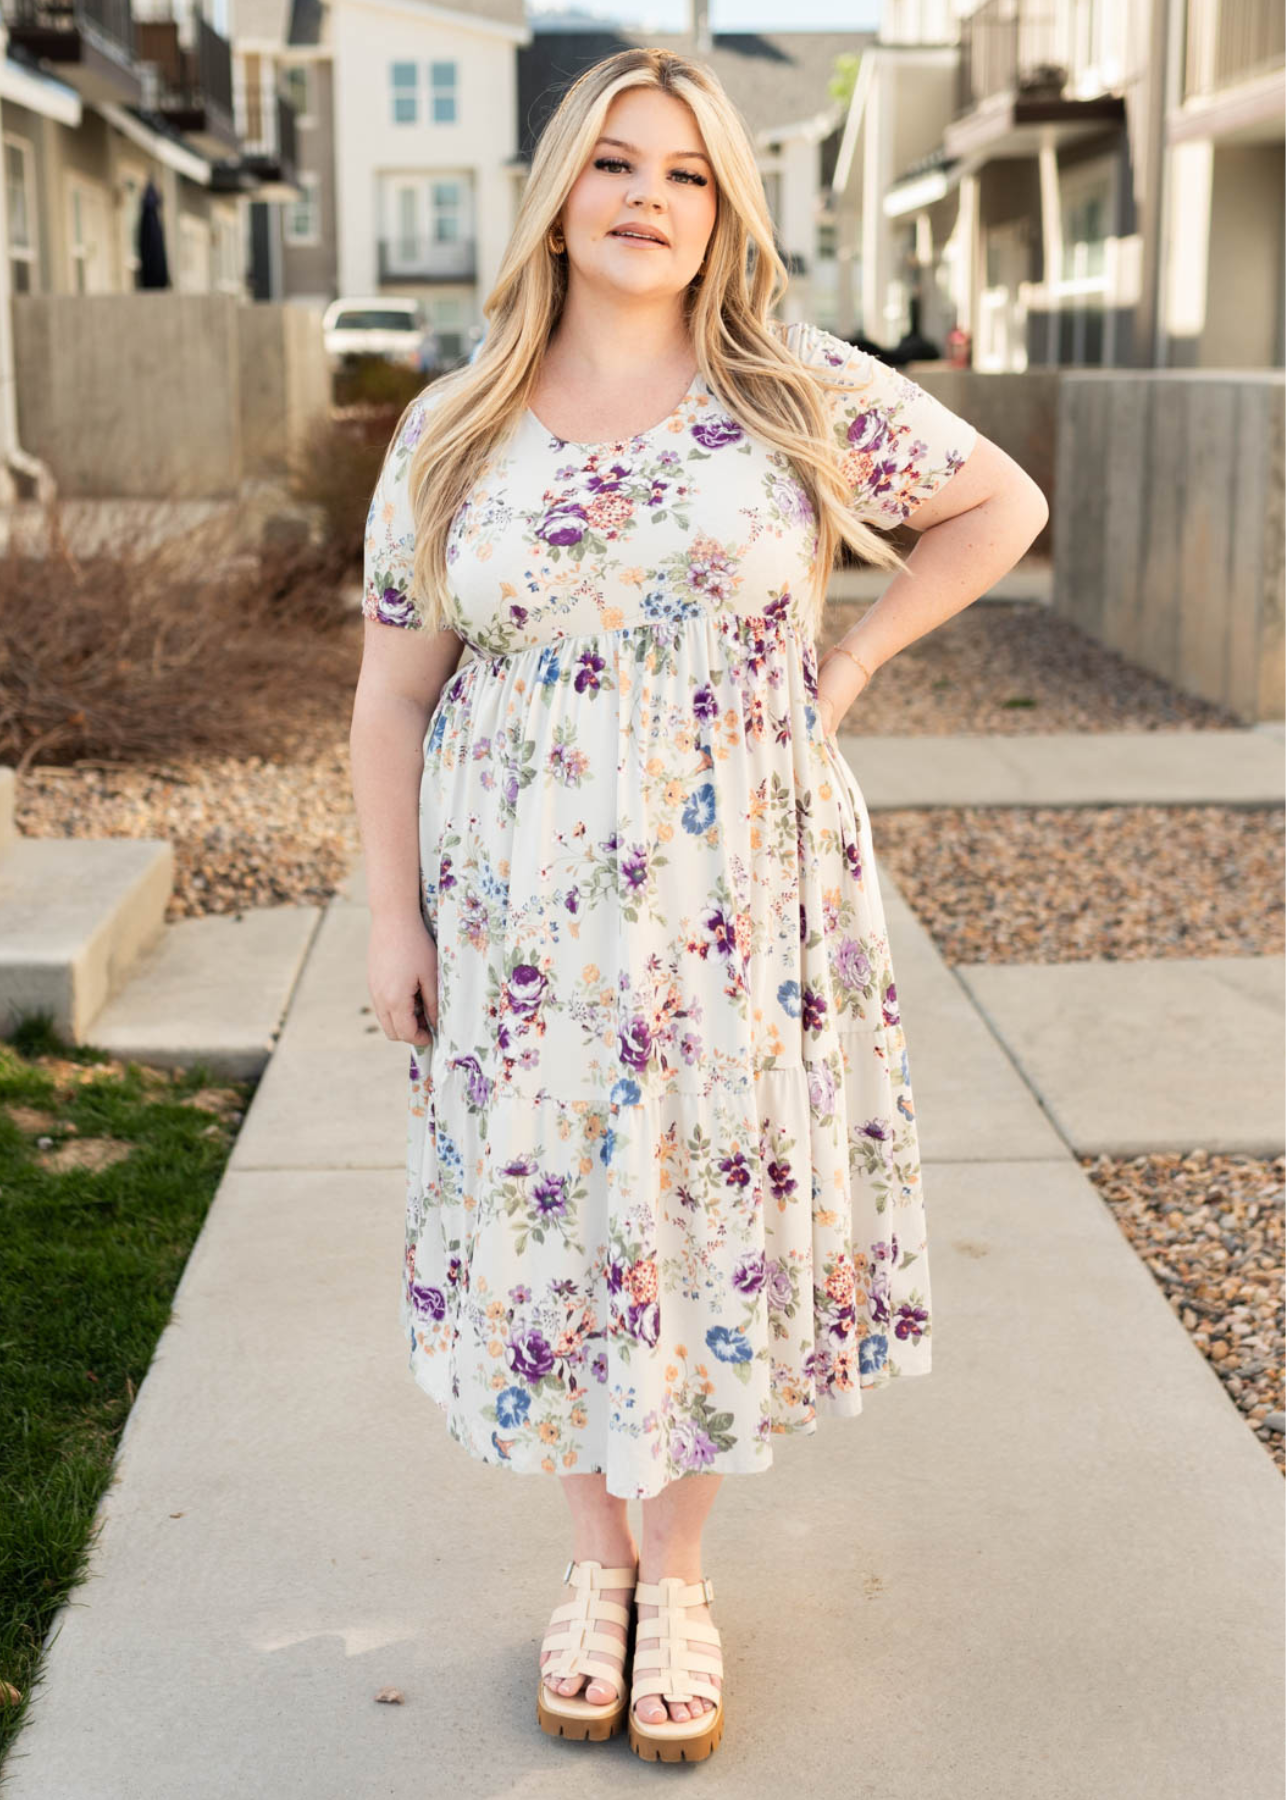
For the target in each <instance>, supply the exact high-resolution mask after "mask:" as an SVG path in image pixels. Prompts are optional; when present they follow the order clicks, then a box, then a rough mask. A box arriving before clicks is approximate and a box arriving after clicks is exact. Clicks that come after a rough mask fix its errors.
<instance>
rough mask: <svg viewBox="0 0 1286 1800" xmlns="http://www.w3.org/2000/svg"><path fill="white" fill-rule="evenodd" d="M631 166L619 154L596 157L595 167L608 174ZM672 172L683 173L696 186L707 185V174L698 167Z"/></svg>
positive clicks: (673, 171)
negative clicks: (702, 173)
mask: <svg viewBox="0 0 1286 1800" xmlns="http://www.w3.org/2000/svg"><path fill="white" fill-rule="evenodd" d="M629 166H630V165H629V164H628V163H627V162H626V161H624V159H623V158H622V157H619V156H599V157H596V158H595V159H594V167H595V168H596V169H602V170H603V171H604V173H606V174H611V172H612V171H613V170H614V169H628V168H629ZM670 173H671V174H672V175H682V176H683V178H684V180H685V181H690V182H692V183H693V184H694V185H695V186H696V187H705V186H706V178H705V176H704V175H701V174H699V173H698V172H697V170H696V169H671V171H670Z"/></svg>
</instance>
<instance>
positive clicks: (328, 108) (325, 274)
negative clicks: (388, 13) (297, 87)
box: [278, 49, 339, 301]
mask: <svg viewBox="0 0 1286 1800" xmlns="http://www.w3.org/2000/svg"><path fill="white" fill-rule="evenodd" d="M305 60H306V61H307V63H308V68H309V74H310V80H311V83H312V95H311V100H310V104H311V106H312V108H313V111H312V113H311V114H310V116H309V118H310V121H311V122H309V121H308V120H306V121H304V122H300V121H296V142H297V145H298V150H297V155H296V161H297V166H298V172H299V173H300V174H311V175H315V176H316V177H317V196H318V212H317V235H316V240H315V241H314V242H313V243H311V244H302V243H295V242H292V241H291V238H290V235H289V233H288V232H287V231H286V229H285V223H284V217H285V213H286V210H287V209H286V208H285V207H284V206H283V207H280V208H278V211H279V213H280V214H281V217H282V237H281V270H282V293H283V294H284V295H285V296H286V297H287V298H290V297H295V296H298V297H300V298H304V297H306V298H308V299H310V300H316V301H327V300H333V299H334V298H335V297H336V295H337V294H338V292H339V286H338V282H339V273H338V271H339V237H338V232H337V229H336V207H335V183H336V176H337V174H338V166H337V162H336V157H335V84H334V74H333V70H332V67H331V60H330V54H329V52H327V54H326V55H324V56H313V57H308V58H304V57H302V56H300V55H299V54H298V53H297V52H295V51H293V50H291V49H285V50H283V51H282V54H281V58H280V61H281V63H282V65H283V66H284V65H286V64H289V63H293V62H300V61H305Z"/></svg>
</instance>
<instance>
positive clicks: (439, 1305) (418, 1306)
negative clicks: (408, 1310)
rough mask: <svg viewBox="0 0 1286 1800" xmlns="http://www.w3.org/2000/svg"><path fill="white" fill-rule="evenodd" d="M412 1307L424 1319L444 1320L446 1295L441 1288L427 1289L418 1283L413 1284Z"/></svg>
mask: <svg viewBox="0 0 1286 1800" xmlns="http://www.w3.org/2000/svg"><path fill="white" fill-rule="evenodd" d="M411 1305H412V1306H413V1307H414V1309H415V1311H416V1312H417V1313H419V1314H420V1315H421V1317H422V1318H426V1319H444V1318H445V1317H446V1311H447V1302H446V1295H445V1294H444V1293H443V1292H442V1289H441V1288H435V1287H426V1286H424V1285H422V1284H421V1283H420V1282H418V1281H415V1282H412V1284H411Z"/></svg>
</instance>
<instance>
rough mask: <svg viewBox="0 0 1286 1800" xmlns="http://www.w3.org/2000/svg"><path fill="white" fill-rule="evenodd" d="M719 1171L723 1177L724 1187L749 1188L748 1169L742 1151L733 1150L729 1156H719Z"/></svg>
mask: <svg viewBox="0 0 1286 1800" xmlns="http://www.w3.org/2000/svg"><path fill="white" fill-rule="evenodd" d="M719 1169H720V1172H721V1174H722V1175H723V1179H724V1184H725V1186H727V1187H730V1188H746V1187H749V1186H750V1167H749V1165H748V1163H747V1162H746V1158H745V1155H744V1153H743V1152H742V1151H740V1150H734V1151H733V1152H732V1155H731V1156H721V1157H720V1158H719Z"/></svg>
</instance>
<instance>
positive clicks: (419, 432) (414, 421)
mask: <svg viewBox="0 0 1286 1800" xmlns="http://www.w3.org/2000/svg"><path fill="white" fill-rule="evenodd" d="M423 434H424V408H423V407H422V406H417V407H416V409H415V411H414V412H413V413H412V414H411V416H410V418H409V419H408V420H407V422H406V428H405V430H404V431H403V433H402V448H403V450H414V448H415V446H416V445H417V444H418V443H419V441H420V438H421V437H422V436H423Z"/></svg>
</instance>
